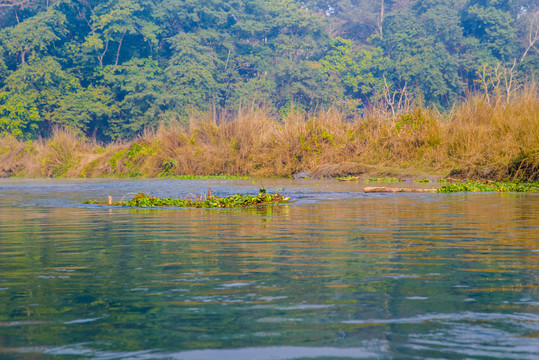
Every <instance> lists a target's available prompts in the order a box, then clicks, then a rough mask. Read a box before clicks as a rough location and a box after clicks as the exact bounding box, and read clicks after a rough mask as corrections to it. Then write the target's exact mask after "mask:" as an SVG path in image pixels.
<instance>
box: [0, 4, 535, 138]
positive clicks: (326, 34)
mask: <svg viewBox="0 0 539 360" xmlns="http://www.w3.org/2000/svg"><path fill="white" fill-rule="evenodd" d="M0 44H1V46H0V137H2V136H4V137H5V136H11V137H13V138H15V139H18V140H22V141H25V140H34V139H38V138H48V137H50V136H51V135H52V134H53V131H54V129H56V128H66V129H70V130H71V131H74V132H76V133H78V134H80V135H84V136H86V137H88V138H94V139H97V140H98V141H102V142H110V141H113V140H131V139H134V138H136V137H137V136H139V135H140V134H141V133H142V132H143V131H144V130H147V129H156V128H157V127H158V126H162V125H169V124H180V125H182V124H183V125H187V124H188V123H189V119H190V118H192V117H193V116H198V115H200V114H205V116H211V117H212V118H213V120H214V122H215V123H219V122H224V121H226V120H227V119H233V118H234V117H235V116H237V114H238V112H241V109H242V108H246V107H249V108H251V109H253V108H263V109H264V111H265V112H266V113H267V114H272V116H274V118H275V119H284V118H286V117H287V116H290V114H291V113H298V112H300V113H305V114H309V113H313V112H316V111H322V110H325V109H330V108H331V109H335V110H336V111H339V112H340V113H341V114H343V116H344V117H345V118H350V119H352V118H361V117H362V116H364V114H366V113H368V112H369V111H370V109H372V108H383V109H385V110H387V111H388V112H389V113H391V112H394V111H395V108H396V107H397V106H401V105H402V104H403V103H416V104H417V103H420V104H422V106H424V107H426V108H431V109H437V111H439V112H449V111H451V110H452V109H453V108H454V107H455V104H457V103H459V102H462V101H463V99H466V98H467V97H469V96H470V94H474V93H481V94H483V96H485V97H486V98H487V101H489V96H492V97H497V98H501V99H505V100H506V101H507V102H509V101H510V100H511V97H512V96H513V94H515V93H517V92H518V91H519V90H520V89H522V88H523V87H525V86H526V84H530V83H533V82H535V79H537V78H538V75H539V7H538V5H537V2H536V1H534V0H415V1H414V0H325V1H324V0H312V1H299V0H229V1H224V0H106V1H95V0H0Z"/></svg>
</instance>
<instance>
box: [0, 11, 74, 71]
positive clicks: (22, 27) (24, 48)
mask: <svg viewBox="0 0 539 360" xmlns="http://www.w3.org/2000/svg"><path fill="white" fill-rule="evenodd" d="M66 21H67V20H66V18H65V16H64V15H63V14H62V13H60V12H58V11H56V10H52V11H48V12H41V13H39V14H37V15H35V16H33V17H31V18H29V19H26V20H24V21H23V22H21V23H19V24H17V25H15V26H13V27H9V28H6V29H4V30H3V31H2V32H1V33H0V42H1V44H2V46H3V47H4V49H5V51H6V53H7V54H8V55H17V56H18V58H19V60H20V62H21V63H22V64H25V63H26V58H27V56H28V55H29V54H32V53H33V52H35V51H39V52H40V53H44V54H46V53H47V50H48V49H49V48H50V47H51V46H52V45H53V44H54V43H55V42H57V41H59V40H61V39H62V37H63V36H64V35H65V34H66V27H65V23H66Z"/></svg>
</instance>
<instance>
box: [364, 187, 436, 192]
mask: <svg viewBox="0 0 539 360" xmlns="http://www.w3.org/2000/svg"><path fill="white" fill-rule="evenodd" d="M363 191H365V192H366V193H378V192H382V193H384V192H391V193H397V192H410V193H430V192H436V189H413V188H387V187H366V188H364V189H363Z"/></svg>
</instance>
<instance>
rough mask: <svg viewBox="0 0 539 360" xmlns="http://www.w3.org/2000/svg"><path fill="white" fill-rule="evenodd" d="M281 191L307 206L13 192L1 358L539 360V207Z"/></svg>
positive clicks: (521, 200) (69, 188)
mask: <svg viewBox="0 0 539 360" xmlns="http://www.w3.org/2000/svg"><path fill="white" fill-rule="evenodd" d="M263 183H264V185H265V187H266V188H267V189H268V190H274V189H275V188H285V189H286V190H285V191H286V193H287V195H289V196H291V197H292V198H293V199H296V202H295V203H293V204H290V205H284V206H271V207H265V206H263V207H257V208H248V209H178V208H174V209H171V208H168V209H133V208H104V207H99V206H96V205H83V204H81V202H82V201H84V200H88V199H98V200H104V199H106V198H107V196H108V195H111V196H113V198H114V199H119V198H121V197H122V196H123V195H125V194H127V193H130V192H137V191H143V192H146V193H150V194H152V195H157V196H182V197H185V196H187V195H188V194H189V193H193V194H195V195H198V194H200V193H202V192H203V193H205V192H206V191H207V189H208V188H210V187H211V189H212V192H213V194H215V195H229V194H233V193H238V192H240V193H253V194H255V193H258V188H259V187H260V183H259V182H253V181H251V180H21V179H8V180H0V358H2V359H81V358H92V359H120V358H121V359H186V360H201V359H235V360H243V359H245V360H247V359H249V360H251V359H263V360H266V359H267V360H270V359H272V360H274V359H277V360H283V359H287V360H288V359H426V358H428V359H496V358H499V359H537V358H539V194H516V193H503V194H502V193H465V194H462V193H461V194H428V193H427V194H422V193H420V194H417V193H415V194H403V193H400V194H399V193H397V194H364V193H362V192H361V187H362V185H361V183H339V182H336V181H334V180H333V181H332V180H326V181H316V180H300V181H290V180H265V181H263ZM407 186H408V185H407ZM128 197H130V195H128Z"/></svg>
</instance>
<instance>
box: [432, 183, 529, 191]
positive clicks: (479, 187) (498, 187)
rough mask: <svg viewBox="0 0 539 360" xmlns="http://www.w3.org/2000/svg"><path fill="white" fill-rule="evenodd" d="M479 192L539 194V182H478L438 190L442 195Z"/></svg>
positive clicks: (447, 186)
mask: <svg viewBox="0 0 539 360" xmlns="http://www.w3.org/2000/svg"><path fill="white" fill-rule="evenodd" d="M468 191H472V192H477V191H481V192H484V191H498V192H539V182H529V183H519V182H489V183H482V182H477V181H466V182H455V183H451V184H448V185H444V186H442V187H441V188H440V189H438V192H441V193H451V192H468Z"/></svg>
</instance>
